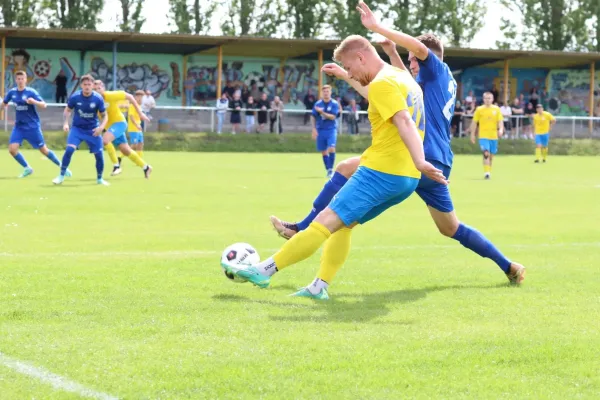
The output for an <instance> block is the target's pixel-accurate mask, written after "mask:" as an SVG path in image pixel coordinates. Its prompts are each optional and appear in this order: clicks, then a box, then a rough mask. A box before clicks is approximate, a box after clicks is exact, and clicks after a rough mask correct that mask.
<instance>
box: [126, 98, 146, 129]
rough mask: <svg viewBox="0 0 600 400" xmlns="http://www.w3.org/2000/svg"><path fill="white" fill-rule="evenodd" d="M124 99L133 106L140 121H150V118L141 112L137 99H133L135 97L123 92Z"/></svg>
mask: <svg viewBox="0 0 600 400" xmlns="http://www.w3.org/2000/svg"><path fill="white" fill-rule="evenodd" d="M125 99H127V101H129V103H130V104H131V105H132V106H133V108H135V111H136V112H137V113H138V115H139V116H140V119H141V120H142V121H146V122H150V119H149V118H148V117H146V115H145V114H144V113H143V112H142V109H141V108H140V105H139V104H138V103H137V101H135V98H134V97H133V96H132V95H130V94H129V93H125Z"/></svg>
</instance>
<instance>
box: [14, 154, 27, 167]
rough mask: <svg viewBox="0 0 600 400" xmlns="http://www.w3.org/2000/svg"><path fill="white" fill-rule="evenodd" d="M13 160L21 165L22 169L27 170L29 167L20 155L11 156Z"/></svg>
mask: <svg viewBox="0 0 600 400" xmlns="http://www.w3.org/2000/svg"><path fill="white" fill-rule="evenodd" d="M13 158H14V159H15V160H16V161H17V162H18V163H19V164H21V167H23V168H27V167H28V166H29V165H28V164H27V161H25V157H23V154H21V153H17V155H16V156H13Z"/></svg>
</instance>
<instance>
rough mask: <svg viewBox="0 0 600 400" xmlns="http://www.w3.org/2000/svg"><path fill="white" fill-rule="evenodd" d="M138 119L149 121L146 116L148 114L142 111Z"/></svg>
mask: <svg viewBox="0 0 600 400" xmlns="http://www.w3.org/2000/svg"><path fill="white" fill-rule="evenodd" d="M140 119H141V120H142V121H145V122H150V118H148V116H146V114H144V113H142V115H140Z"/></svg>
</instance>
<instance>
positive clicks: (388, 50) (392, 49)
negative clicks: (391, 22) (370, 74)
mask: <svg viewBox="0 0 600 400" xmlns="http://www.w3.org/2000/svg"><path fill="white" fill-rule="evenodd" d="M379 45H380V46H381V48H382V49H383V51H384V52H385V54H387V55H388V56H389V55H390V54H394V53H397V52H398V50H396V43H394V42H392V41H391V40H390V39H384V40H382V41H381V42H379Z"/></svg>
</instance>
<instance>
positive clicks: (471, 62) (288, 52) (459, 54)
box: [0, 27, 600, 71]
mask: <svg viewBox="0 0 600 400" xmlns="http://www.w3.org/2000/svg"><path fill="white" fill-rule="evenodd" d="M0 37H6V46H7V47H8V48H30V49H54V50H75V51H83V52H87V51H109V52H110V51H112V49H113V44H114V43H117V49H118V51H119V52H132V53H164V54H182V55H190V54H198V53H199V54H213V55H214V54H217V48H218V47H219V46H223V55H224V56H246V57H273V58H301V59H317V54H318V51H319V50H323V58H324V60H325V61H327V60H330V59H331V58H332V55H333V50H334V49H335V47H336V46H337V45H338V43H339V40H317V39H272V38H259V37H249V36H242V37H233V36H199V35H179V34H166V33H165V34H147V33H129V32H97V31H88V30H74V29H33V28H11V27H0ZM400 54H401V55H405V54H406V52H404V53H403V52H402V51H401V52H400ZM504 60H510V66H511V68H548V69H554V68H587V67H589V65H590V63H591V62H595V64H596V66H597V67H599V66H600V53H594V52H589V53H576V52H564V51H521V50H483V49H464V48H456V47H447V48H446V49H445V61H446V62H447V63H448V65H450V67H451V68H452V70H453V71H456V70H461V69H465V68H468V67H474V66H486V67H493V68H503V66H504Z"/></svg>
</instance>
